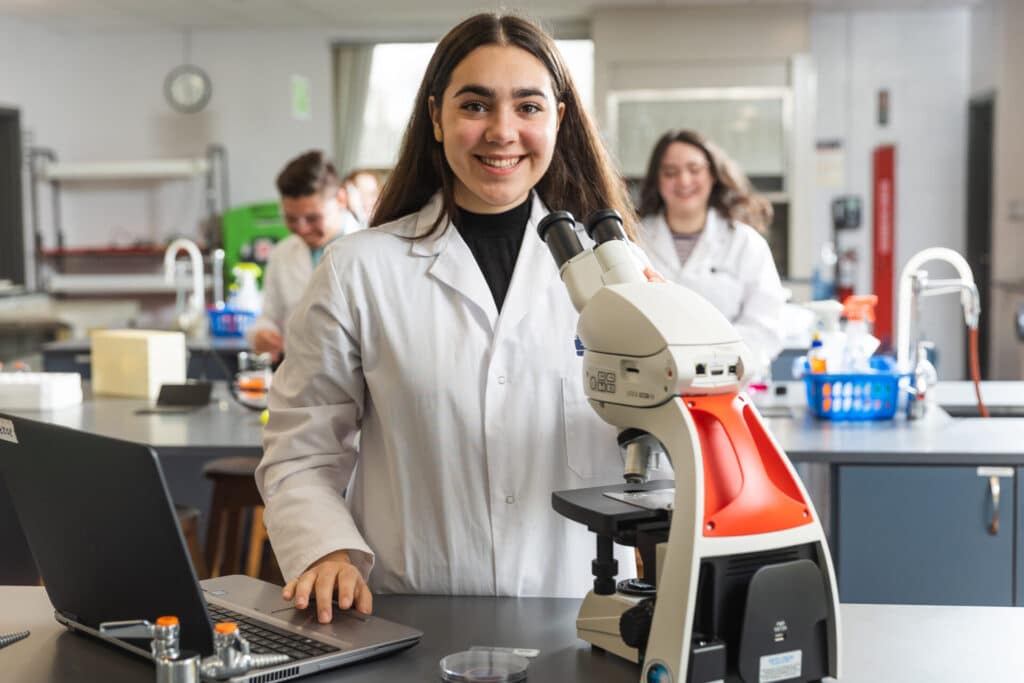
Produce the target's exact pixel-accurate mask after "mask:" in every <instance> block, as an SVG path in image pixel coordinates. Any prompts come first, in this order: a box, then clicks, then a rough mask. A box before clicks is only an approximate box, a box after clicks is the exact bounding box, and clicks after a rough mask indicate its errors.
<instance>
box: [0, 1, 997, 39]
mask: <svg viewBox="0 0 1024 683" xmlns="http://www.w3.org/2000/svg"><path fill="white" fill-rule="evenodd" d="M984 1H985V0H520V1H519V2H512V3H508V4H506V3H502V2H496V3H494V5H493V6H498V5H505V6H506V7H512V8H521V9H523V10H524V11H525V12H526V13H528V14H529V15H531V16H534V17H537V18H540V19H543V20H545V21H548V22H555V23H557V22H567V23H570V24H571V23H573V22H575V23H580V22H585V21H586V20H587V18H588V17H589V16H590V15H591V13H592V12H593V10H595V9H597V8H601V7H620V8H622V7H624V8H629V7H637V8H641V7H691V6H698V5H704V6H740V7H742V6H747V7H757V6H766V5H779V4H786V5H794V4H796V5H807V6H810V7H813V8H814V9H817V10H833V9H858V10H889V9H897V8H918V9H920V8H936V9H939V8H948V7H966V6H972V5H978V4H982V3H983V2H984ZM482 7H486V5H484V4H482V3H481V2H480V0H0V16H9V17H15V18H18V19H22V20H25V21H30V22H35V23H43V24H47V25H54V26H64V27H75V28H87V29H93V30H115V31H116V30H140V29H148V30H181V29H196V30H202V29H230V28H267V27H277V28H310V27H317V28H325V29H328V28H329V29H343V28H346V27H347V28H349V29H352V28H355V27H367V28H370V27H372V28H374V29H376V30H379V29H381V28H384V27H392V28H393V29H395V30H398V31H401V30H402V29H403V27H412V26H420V27H422V24H423V23H427V24H429V25H437V26H440V27H449V26H451V24H452V23H453V22H454V21H456V20H458V19H460V18H462V17H465V16H467V15H469V14H472V13H473V12H475V11H479V10H480V9H481V8H482ZM346 33H347V31H346Z"/></svg>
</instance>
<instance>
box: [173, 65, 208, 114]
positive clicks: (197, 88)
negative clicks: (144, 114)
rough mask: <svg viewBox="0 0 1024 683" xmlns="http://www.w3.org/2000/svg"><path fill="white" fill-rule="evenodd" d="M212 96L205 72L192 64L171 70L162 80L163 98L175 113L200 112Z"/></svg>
mask: <svg viewBox="0 0 1024 683" xmlns="http://www.w3.org/2000/svg"><path fill="white" fill-rule="evenodd" d="M212 94H213V83H212V82H211V81H210V77H209V76H208V75H207V74H206V72H205V71H203V70H202V69H200V68H199V67H198V66H195V65H193V64H182V65H181V66H178V67H175V68H174V69H171V72H170V73H169V74H167V78H165V79H164V97H166V98H167V103H168V104H170V105H171V107H172V108H173V109H174V110H175V111H179V112H181V113H183V114H194V113H195V112H197V111H202V109H203V107H205V106H206V104H207V103H208V102H209V101H210V96H211V95H212Z"/></svg>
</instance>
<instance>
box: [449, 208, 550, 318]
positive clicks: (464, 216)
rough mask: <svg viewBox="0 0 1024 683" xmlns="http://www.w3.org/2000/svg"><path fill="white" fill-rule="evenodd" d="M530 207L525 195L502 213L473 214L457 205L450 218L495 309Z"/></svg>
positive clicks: (508, 279)
mask: <svg viewBox="0 0 1024 683" xmlns="http://www.w3.org/2000/svg"><path fill="white" fill-rule="evenodd" d="M531 207H532V201H531V197H527V198H526V201H525V202H523V203H522V204H520V205H519V206H517V207H516V208H514V209H510V210H508V211H505V212H503V213H473V212H472V211H466V210H465V209H462V208H460V209H459V215H458V216H457V217H456V219H455V221H454V223H455V227H456V229H458V231H459V234H460V235H461V236H462V240H463V241H464V242H465V243H466V244H467V245H468V246H469V250H470V251H471V252H473V258H475V259H476V263H477V265H478V266H479V267H480V272H482V273H483V274H484V280H486V281H487V286H488V287H490V289H491V295H492V296H493V297H494V303H495V304H497V306H498V310H499V311H500V310H501V306H502V304H503V303H505V295H506V294H508V285H509V283H510V282H511V281H512V271H513V270H515V267H516V259H517V258H518V257H519V247H520V246H522V244H523V233H525V231H526V223H527V221H529V220H530V208H531Z"/></svg>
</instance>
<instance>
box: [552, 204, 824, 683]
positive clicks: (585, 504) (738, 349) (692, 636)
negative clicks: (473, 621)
mask: <svg viewBox="0 0 1024 683" xmlns="http://www.w3.org/2000/svg"><path fill="white" fill-rule="evenodd" d="M586 231H587V234H588V235H589V237H590V238H591V239H592V240H593V242H594V246H593V248H592V249H584V247H583V245H582V243H581V240H580V236H579V235H578V234H577V225H576V222H575V220H574V218H573V216H572V215H571V214H569V213H568V212H564V211H560V212H556V213H552V214H550V215H548V216H547V217H546V218H545V219H544V220H542V221H541V223H540V225H539V226H538V232H539V233H540V237H541V239H542V240H544V241H545V242H546V243H547V245H548V248H549V250H550V251H551V254H552V256H553V257H554V259H555V262H556V263H557V264H558V267H559V272H560V276H561V278H562V281H563V282H564V283H565V286H566V288H567V289H568V290H569V296H570V298H571V299H572V302H573V305H574V306H575V307H576V309H577V310H578V311H579V312H580V318H579V324H578V327H577V334H578V337H579V340H580V342H581V343H582V346H583V348H584V352H583V376H582V377H581V381H582V382H583V384H584V387H585V391H586V393H587V396H588V399H589V402H590V405H591V406H592V407H593V409H594V411H595V412H597V414H598V415H599V416H600V417H601V419H603V420H604V421H605V422H607V423H609V424H611V425H613V426H615V427H616V428H617V429H618V430H619V436H618V441H619V446H620V448H621V449H622V451H623V454H624V456H625V472H624V474H625V483H624V484H621V485H612V486H603V487H596V488H588V489H578V490H573V491H560V492H555V493H553V494H552V506H553V507H554V509H555V510H556V511H557V512H559V513H560V514H562V515H564V516H566V517H568V518H569V519H572V520H574V521H577V522H580V523H582V524H585V525H587V527H588V528H589V529H590V530H591V531H593V532H594V533H595V534H596V535H597V558H596V559H595V560H594V561H593V564H592V568H593V573H594V577H595V578H594V588H593V590H591V591H590V592H589V593H588V595H587V596H586V598H585V599H584V600H583V604H582V605H581V607H580V611H579V616H578V618H577V622H576V625H577V633H578V635H579V637H580V638H581V639H583V640H586V641H588V642H590V643H591V644H592V645H593V646H594V647H596V648H599V649H602V650H606V651H608V652H612V653H614V654H616V655H618V656H621V657H624V658H626V659H628V660H630V661H633V662H637V663H639V664H641V675H640V681H641V682H642V683H645V682H646V683H712V682H718V681H724V682H726V683H733V682H740V681H742V682H744V683H770V682H773V681H796V682H803V681H817V680H820V679H822V678H825V677H827V676H832V677H838V675H839V655H840V652H839V601H838V590H837V587H836V580H835V573H834V571H833V568H832V561H831V556H830V554H829V549H828V545H827V542H826V539H825V535H824V532H823V530H822V527H821V522H820V520H819V518H818V516H817V513H816V512H815V510H814V507H813V505H812V504H811V501H810V498H809V497H808V495H807V492H806V491H805V490H804V487H803V485H802V484H801V482H800V479H799V478H798V476H797V475H796V473H795V471H794V470H793V467H792V464H791V463H790V462H789V459H788V458H787V457H786V455H785V454H784V453H783V452H782V449H781V448H780V447H779V445H778V444H777V443H776V442H775V440H774V439H773V438H772V436H771V434H769V433H768V431H767V430H766V429H765V427H764V424H763V423H762V421H761V417H760V415H759V414H758V412H757V409H756V408H755V407H754V406H753V404H752V403H751V402H750V400H749V398H747V396H746V395H744V394H743V393H741V387H742V384H743V380H744V378H745V376H746V373H747V372H748V370H747V368H750V367H752V361H753V358H752V356H751V352H750V350H749V349H748V348H747V347H746V346H745V344H743V342H742V341H741V339H740V336H739V334H738V333H737V332H736V330H735V329H734V328H733V327H732V325H731V324H730V323H729V322H728V321H727V320H726V319H725V317H724V316H723V315H722V314H721V313H719V312H718V310H717V309H716V308H715V307H714V306H713V305H712V304H711V303H709V302H708V301H707V300H705V299H704V298H703V297H701V296H699V295H698V294H696V293H694V292H693V291H691V290H689V289H687V288H685V287H682V286H679V285H675V284H671V283H667V282H649V281H648V280H647V277H646V275H645V274H644V272H643V270H642V267H641V265H640V263H639V260H638V259H637V257H636V255H635V253H634V249H635V247H633V246H632V245H631V244H630V243H629V242H628V241H627V239H626V235H625V232H624V231H623V227H622V219H621V217H620V216H619V214H618V213H616V212H615V211H613V210H610V209H609V210H605V211H600V212H598V213H596V214H595V215H594V216H591V217H590V219H589V220H588V221H587V225H586ZM661 453H664V454H666V455H667V456H668V458H669V460H670V462H671V464H672V466H673V469H674V472H675V481H674V483H673V482H672V481H647V466H648V463H649V462H651V460H652V458H654V457H657V456H658V455H659V454H661ZM615 542H617V543H620V544H622V545H627V546H634V547H636V548H637V550H638V554H639V555H640V557H641V558H642V564H643V576H642V577H641V578H640V579H631V580H624V581H619V582H616V579H615V577H616V574H617V571H618V568H617V566H616V560H615V558H614V556H613V554H612V549H613V543H615Z"/></svg>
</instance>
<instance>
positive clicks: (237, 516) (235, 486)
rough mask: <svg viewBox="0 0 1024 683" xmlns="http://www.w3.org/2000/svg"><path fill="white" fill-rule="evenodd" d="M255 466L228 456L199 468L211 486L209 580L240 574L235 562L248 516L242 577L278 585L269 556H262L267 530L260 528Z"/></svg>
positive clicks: (254, 462) (249, 459) (245, 459)
mask: <svg viewBox="0 0 1024 683" xmlns="http://www.w3.org/2000/svg"><path fill="white" fill-rule="evenodd" d="M259 462H260V459H259V458H258V457H256V456H244V455H243V456H228V457H223V458H217V459H216V460H211V461H210V462H209V463H207V464H206V465H205V466H204V467H203V476H205V477H206V478H207V479H210V480H211V481H212V482H213V503H212V505H211V506H210V520H209V526H208V528H207V532H206V557H207V561H208V562H209V565H210V566H209V576H210V577H215V576H223V575H225V574H236V573H239V572H240V571H242V567H240V566H239V561H240V559H241V556H242V543H243V540H244V537H245V536H246V534H245V533H244V526H245V517H246V516H247V515H248V516H249V517H251V520H250V527H249V532H248V540H249V548H248V553H247V557H246V563H245V567H244V570H245V573H246V574H248V575H249V576H255V577H260V578H266V579H267V580H274V581H276V582H278V583H281V582H282V580H281V574H280V569H278V568H277V563H276V561H274V558H273V553H272V552H270V553H266V556H265V555H264V545H265V544H266V542H267V530H266V527H264V525H263V498H262V497H261V496H260V492H259V489H258V488H257V487H256V479H255V473H256V466H257V465H259ZM265 565H271V566H269V567H268V566H265Z"/></svg>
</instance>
